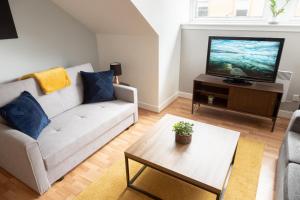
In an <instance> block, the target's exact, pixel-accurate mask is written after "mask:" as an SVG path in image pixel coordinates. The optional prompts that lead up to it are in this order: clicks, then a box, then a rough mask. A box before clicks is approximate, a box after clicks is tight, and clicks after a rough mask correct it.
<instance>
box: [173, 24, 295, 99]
mask: <svg viewBox="0 0 300 200" xmlns="http://www.w3.org/2000/svg"><path fill="white" fill-rule="evenodd" d="M208 36H243V37H246V36H249V37H279V38H285V45H284V49H283V53H282V57H281V63H280V67H279V69H280V70H288V71H292V72H294V74H293V77H294V78H293V80H292V83H291V86H290V89H289V92H288V98H289V99H291V96H292V94H300V78H299V77H300V62H299V47H300V40H299V38H300V32H290V31H280V32H277V31H246V30H212V29H208V30H202V29H198V30H197V29H189V28H186V29H183V30H182V41H181V68H180V84H179V85H180V91H182V92H188V93H191V92H192V90H193V79H194V78H195V77H197V76H198V75H199V74H201V73H205V68H206V56H207V44H208Z"/></svg>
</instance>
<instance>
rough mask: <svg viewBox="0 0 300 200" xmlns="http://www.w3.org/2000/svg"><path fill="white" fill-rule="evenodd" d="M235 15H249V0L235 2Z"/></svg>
mask: <svg viewBox="0 0 300 200" xmlns="http://www.w3.org/2000/svg"><path fill="white" fill-rule="evenodd" d="M235 4H236V6H235V16H237V17H238V16H247V15H248V10H249V1H248V0H236V2H235Z"/></svg>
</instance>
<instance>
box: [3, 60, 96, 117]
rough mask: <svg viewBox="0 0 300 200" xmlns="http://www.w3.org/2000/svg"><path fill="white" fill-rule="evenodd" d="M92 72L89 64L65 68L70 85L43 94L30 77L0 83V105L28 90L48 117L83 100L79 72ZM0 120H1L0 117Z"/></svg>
mask: <svg viewBox="0 0 300 200" xmlns="http://www.w3.org/2000/svg"><path fill="white" fill-rule="evenodd" d="M80 71H86V72H93V71H94V70H93V68H92V65H91V64H89V63H88V64H84V65H78V66H74V67H70V68H67V72H68V74H69V76H70V79H71V86H69V87H67V88H64V89H62V90H58V91H56V92H53V93H50V94H47V95H44V94H43V93H42V92H41V89H40V87H39V85H38V83H37V82H36V81H35V80H34V79H32V78H30V79H26V80H22V81H14V82H10V83H5V84H1V85H0V107H2V106H4V105H6V104H7V103H9V102H11V101H12V100H14V99H15V98H17V97H18V96H19V95H20V94H21V93H22V92H23V91H28V92H30V93H31V94H32V96H33V97H34V98H35V99H36V100H37V101H38V102H39V104H40V105H41V106H42V108H43V109H44V111H45V113H46V114H47V115H48V117H49V118H53V117H54V116H56V115H58V114H60V113H62V112H64V111H66V110H69V109H71V108H73V107H75V106H78V105H80V104H82V102H83V86H82V81H81V77H80V74H79V72H80ZM0 122H3V121H1V119H0Z"/></svg>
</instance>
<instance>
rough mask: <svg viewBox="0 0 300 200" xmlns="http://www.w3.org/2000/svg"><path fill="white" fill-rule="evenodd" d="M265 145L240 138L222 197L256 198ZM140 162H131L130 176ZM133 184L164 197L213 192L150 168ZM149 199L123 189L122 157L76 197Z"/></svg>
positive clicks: (181, 199) (190, 198)
mask: <svg viewBox="0 0 300 200" xmlns="http://www.w3.org/2000/svg"><path fill="white" fill-rule="evenodd" d="M263 152H264V145H263V144H262V143H259V142H257V141H253V140H249V139H245V138H240V140H239V144H238V149H237V154H236V157H235V163H234V166H233V168H232V171H231V175H230V178H229V182H228V185H227V188H226V191H225V195H224V199H225V200H255V197H256V190H257V185H258V178H259V173H260V168H261V163H262V158H263ZM140 167H141V165H140V164H138V163H136V162H133V161H132V162H130V168H131V171H130V174H131V175H133V174H135V172H137V171H138V170H139V169H140ZM134 185H137V186H138V187H140V188H142V189H144V190H146V191H148V192H150V193H152V194H155V195H156V196H159V197H160V198H162V199H166V200H215V199H216V195H214V194H212V193H209V192H207V191H204V190H202V189H199V188H197V187H195V186H192V185H189V184H187V183H184V182H182V181H180V180H177V179H175V178H173V177H170V176H168V175H165V174H162V173H160V172H158V171H156V170H153V169H151V168H146V170H145V171H144V172H143V173H142V174H141V175H140V177H139V178H138V179H137V180H136V181H135V182H134ZM110 199H118V200H148V199H150V198H148V197H146V196H144V195H143V194H140V193H139V192H136V191H133V190H131V189H126V178H125V162H124V161H123V160H122V161H120V162H118V163H116V164H115V165H113V166H112V167H111V168H109V169H108V170H107V172H106V173H104V175H103V176H102V177H100V178H99V180H98V181H96V182H95V183H92V184H91V185H90V186H88V188H87V189H86V190H85V191H83V192H82V193H81V194H80V195H79V196H78V197H77V200H110Z"/></svg>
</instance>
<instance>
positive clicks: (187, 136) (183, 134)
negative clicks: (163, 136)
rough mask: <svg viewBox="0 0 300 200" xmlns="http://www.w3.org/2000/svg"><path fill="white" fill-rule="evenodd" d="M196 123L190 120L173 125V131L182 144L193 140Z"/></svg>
mask: <svg viewBox="0 0 300 200" xmlns="http://www.w3.org/2000/svg"><path fill="white" fill-rule="evenodd" d="M193 126H194V124H192V123H189V122H184V121H180V122H176V123H175V124H174V125H173V131H174V132H175V140H176V142H177V143H180V144H189V143H191V141H192V133H193Z"/></svg>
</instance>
